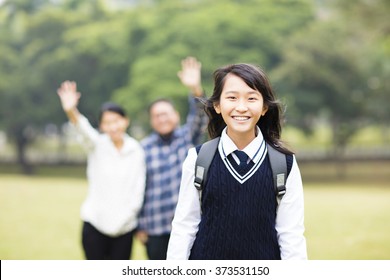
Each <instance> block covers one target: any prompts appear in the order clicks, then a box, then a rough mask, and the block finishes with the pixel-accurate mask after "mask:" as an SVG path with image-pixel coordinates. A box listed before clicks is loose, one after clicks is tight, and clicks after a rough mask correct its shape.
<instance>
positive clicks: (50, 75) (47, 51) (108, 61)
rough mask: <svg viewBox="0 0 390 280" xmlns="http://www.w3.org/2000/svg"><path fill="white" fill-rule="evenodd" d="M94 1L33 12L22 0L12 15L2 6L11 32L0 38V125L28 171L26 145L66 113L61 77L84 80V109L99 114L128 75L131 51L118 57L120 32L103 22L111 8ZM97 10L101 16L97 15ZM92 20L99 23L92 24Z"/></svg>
mask: <svg viewBox="0 0 390 280" xmlns="http://www.w3.org/2000/svg"><path fill="white" fill-rule="evenodd" d="M19 2H20V3H24V2H23V1H22V0H20V1H19ZM26 2H29V1H26ZM37 2H39V3H41V2H42V1H37ZM13 4H14V3H13ZM89 4H90V5H92V7H93V8H88V7H86V6H85V5H86V4H85V3H84V4H83V5H81V6H77V7H80V9H79V10H73V7H74V6H72V9H70V10H64V7H62V6H56V5H49V4H47V5H45V6H44V7H43V6H42V7H41V8H40V9H36V10H32V11H30V13H26V12H25V10H24V9H22V8H23V7H24V6H23V5H22V6H21V7H22V8H21V9H20V10H18V7H19V6H13V9H11V11H12V13H13V15H12V16H8V14H9V11H10V10H9V9H8V7H9V6H8V2H6V3H5V6H3V7H1V11H0V12H1V16H2V17H4V18H6V19H7V20H5V21H4V22H3V23H2V24H1V25H2V26H1V28H2V29H4V30H6V31H7V32H5V33H3V34H2V35H1V39H2V43H1V44H0V49H1V50H2V51H1V53H0V61H1V62H0V75H2V77H6V78H5V79H2V81H1V82H0V98H1V100H2V101H1V102H0V104H1V105H0V109H1V110H0V119H1V121H0V125H1V127H3V128H5V129H6V132H7V134H8V135H9V136H10V137H11V139H13V140H14V143H15V144H16V149H17V154H18V161H19V163H20V164H21V166H22V167H23V170H24V172H26V173H30V172H31V171H32V170H31V165H30V164H29V163H28V162H27V160H26V147H27V146H28V144H29V143H31V141H32V140H33V139H34V135H36V134H37V133H39V132H40V131H41V129H42V128H43V127H44V126H45V125H46V124H47V123H59V122H64V120H65V119H66V118H65V116H64V114H63V112H62V110H61V108H60V104H59V101H58V97H57V94H56V89H57V88H58V86H59V84H60V83H61V82H62V81H64V80H66V79H71V80H75V81H77V82H78V83H79V85H80V86H79V88H80V90H81V91H82V92H83V93H84V92H85V94H83V99H82V101H81V104H80V107H81V109H82V110H83V112H85V113H86V114H87V115H93V116H96V114H97V111H98V108H99V106H100V104H101V103H102V102H103V101H106V100H108V99H109V96H110V93H111V91H112V87H115V86H118V84H119V85H120V84H121V77H123V79H126V77H127V75H126V69H127V65H128V62H127V61H126V57H127V56H125V55H124V56H123V57H121V58H120V59H118V54H124V53H125V50H124V51H122V52H120V51H119V52H118V47H117V45H116V44H118V43H117V42H118V38H116V37H115V36H116V35H118V34H116V33H115V32H112V31H111V32H109V31H110V29H109V28H110V27H112V26H110V25H109V24H107V25H108V27H109V28H102V26H105V25H106V21H107V20H108V18H109V16H108V14H107V15H106V12H105V11H104V10H103V8H102V6H101V5H100V4H99V2H97V1H89ZM65 8H66V7H65ZM96 13H98V14H99V22H97V21H93V19H94V18H95V16H96ZM91 21H93V22H94V24H91V25H89V24H90V22H91ZM114 28H115V26H114ZM120 45H121V46H122V44H120ZM121 49H123V48H121ZM122 59H123V61H122ZM88 96H92V98H91V97H89V98H88ZM84 100H88V102H85V101H84ZM92 112H93V113H92ZM95 119H96V118H95Z"/></svg>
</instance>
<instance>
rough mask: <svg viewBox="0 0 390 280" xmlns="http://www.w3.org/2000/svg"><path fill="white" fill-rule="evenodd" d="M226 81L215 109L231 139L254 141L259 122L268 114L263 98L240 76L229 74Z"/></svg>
mask: <svg viewBox="0 0 390 280" xmlns="http://www.w3.org/2000/svg"><path fill="white" fill-rule="evenodd" d="M225 79H226V80H225V84H224V86H223V89H222V93H221V96H220V99H219V103H218V104H215V105H214V109H215V111H216V112H217V113H218V114H221V115H222V118H223V120H224V121H225V123H226V125H227V134H228V135H229V137H230V138H232V139H233V140H234V139H247V140H252V139H254V138H255V136H256V135H255V127H256V124H257V122H258V121H259V119H260V118H261V116H264V114H265V113H266V112H267V108H266V106H264V103H263V96H262V95H261V93H260V92H259V91H257V90H254V89H252V88H250V87H249V86H248V85H247V84H246V83H245V82H244V80H243V79H241V78H240V77H238V76H235V75H233V74H228V75H227V76H226V78H225Z"/></svg>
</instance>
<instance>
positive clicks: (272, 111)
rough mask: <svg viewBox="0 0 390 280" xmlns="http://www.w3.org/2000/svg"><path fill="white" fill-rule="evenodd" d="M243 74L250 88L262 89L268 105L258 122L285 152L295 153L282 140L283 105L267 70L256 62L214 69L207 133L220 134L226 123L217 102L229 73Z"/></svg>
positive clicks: (278, 147)
mask: <svg viewBox="0 0 390 280" xmlns="http://www.w3.org/2000/svg"><path fill="white" fill-rule="evenodd" d="M229 74H230V75H235V76H237V77H240V78H241V79H242V80H243V81H244V82H245V83H246V84H247V85H248V86H249V87H250V88H252V89H254V90H257V91H259V92H260V93H261V95H262V97H263V101H264V105H265V106H266V107H267V108H268V110H267V112H266V114H265V115H264V116H262V117H261V118H260V120H259V121H258V122H257V125H258V126H259V127H260V130H261V132H262V134H263V136H264V139H265V141H266V142H267V143H269V144H271V145H272V146H274V147H275V148H276V149H278V150H280V151H282V152H284V153H292V152H291V151H290V150H288V149H287V148H286V147H284V146H283V143H282V141H281V140H280V136H281V130H282V115H283V112H282V105H281V103H280V101H279V100H277V99H276V97H275V94H274V92H273V90H272V88H271V85H270V83H269V81H268V78H267V75H266V74H265V72H264V71H263V70H262V69H261V68H259V67H257V66H254V65H251V64H246V63H239V64H231V65H228V66H224V67H221V68H218V69H217V70H215V71H214V74H213V76H214V90H213V95H212V96H211V97H210V98H209V99H208V100H207V101H206V104H205V105H206V106H205V111H206V113H207V115H208V116H209V123H208V127H207V130H208V133H209V136H210V138H211V139H213V138H216V137H218V136H220V135H221V133H222V131H223V129H224V128H225V127H226V123H225V121H224V120H223V118H222V115H221V114H217V112H216V111H215V109H214V105H216V104H219V101H220V98H221V93H222V90H223V87H224V85H225V81H226V77H227V76H228V75H229Z"/></svg>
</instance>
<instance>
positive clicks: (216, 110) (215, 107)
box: [213, 103, 221, 114]
mask: <svg viewBox="0 0 390 280" xmlns="http://www.w3.org/2000/svg"><path fill="white" fill-rule="evenodd" d="M213 106H214V110H215V112H217V114H221V108H220V107H219V104H216V103H214V105H213Z"/></svg>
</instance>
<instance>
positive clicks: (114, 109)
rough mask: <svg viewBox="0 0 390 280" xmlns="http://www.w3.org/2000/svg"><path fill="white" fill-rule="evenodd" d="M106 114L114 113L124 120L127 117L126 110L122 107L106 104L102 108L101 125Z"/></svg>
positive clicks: (100, 113)
mask: <svg viewBox="0 0 390 280" xmlns="http://www.w3.org/2000/svg"><path fill="white" fill-rule="evenodd" d="M104 112H114V113H117V114H118V115H121V116H122V117H124V118H126V117H127V114H126V112H125V110H124V109H123V108H122V107H121V106H119V105H118V104H116V103H113V102H106V103H104V104H103V105H102V106H101V107H100V112H99V123H101V121H102V116H103V113H104Z"/></svg>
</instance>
